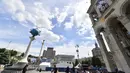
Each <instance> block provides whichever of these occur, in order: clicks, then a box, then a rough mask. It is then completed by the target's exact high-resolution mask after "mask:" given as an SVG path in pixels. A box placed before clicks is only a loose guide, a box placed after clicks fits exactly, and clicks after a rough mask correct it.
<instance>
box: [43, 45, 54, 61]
mask: <svg viewBox="0 0 130 73" xmlns="http://www.w3.org/2000/svg"><path fill="white" fill-rule="evenodd" d="M55 53H56V52H55V50H54V48H53V47H48V48H47V50H44V51H43V55H42V56H43V57H45V58H48V59H54V57H55Z"/></svg>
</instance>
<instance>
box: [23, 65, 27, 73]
mask: <svg viewBox="0 0 130 73" xmlns="http://www.w3.org/2000/svg"><path fill="white" fill-rule="evenodd" d="M27 67H28V64H26V65H25V67H24V68H23V71H22V73H26V71H27Z"/></svg>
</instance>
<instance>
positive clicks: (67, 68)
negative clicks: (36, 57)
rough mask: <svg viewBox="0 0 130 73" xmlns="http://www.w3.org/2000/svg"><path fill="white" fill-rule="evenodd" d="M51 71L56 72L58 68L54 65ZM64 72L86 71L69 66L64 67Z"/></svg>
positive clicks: (78, 72)
mask: <svg viewBox="0 0 130 73" xmlns="http://www.w3.org/2000/svg"><path fill="white" fill-rule="evenodd" d="M51 73H58V69H57V67H56V66H54V68H53V69H52V71H51ZM65 73H87V72H86V71H85V70H80V69H76V68H75V67H73V68H69V66H68V67H66V70H65Z"/></svg>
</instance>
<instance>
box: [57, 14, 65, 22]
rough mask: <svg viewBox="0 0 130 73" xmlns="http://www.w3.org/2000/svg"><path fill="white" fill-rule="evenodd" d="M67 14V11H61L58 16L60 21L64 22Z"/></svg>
mask: <svg viewBox="0 0 130 73" xmlns="http://www.w3.org/2000/svg"><path fill="white" fill-rule="evenodd" d="M66 16H67V12H62V13H60V15H59V16H58V17H57V19H58V22H59V23H62V22H63V21H64V20H65V18H66Z"/></svg>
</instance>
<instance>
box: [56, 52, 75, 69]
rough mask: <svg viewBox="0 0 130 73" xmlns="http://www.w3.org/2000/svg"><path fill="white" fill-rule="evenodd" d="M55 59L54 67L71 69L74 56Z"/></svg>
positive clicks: (62, 56)
mask: <svg viewBox="0 0 130 73" xmlns="http://www.w3.org/2000/svg"><path fill="white" fill-rule="evenodd" d="M55 59H56V62H57V64H56V66H57V67H65V68H66V67H67V66H69V67H70V68H72V67H73V62H74V56H73V55H63V54H62V55H61V54H60V55H56V56H55Z"/></svg>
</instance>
